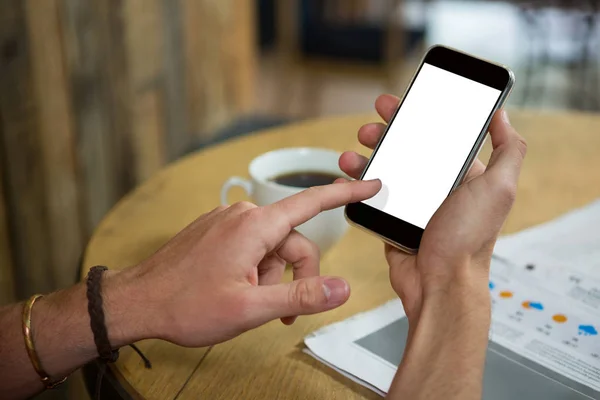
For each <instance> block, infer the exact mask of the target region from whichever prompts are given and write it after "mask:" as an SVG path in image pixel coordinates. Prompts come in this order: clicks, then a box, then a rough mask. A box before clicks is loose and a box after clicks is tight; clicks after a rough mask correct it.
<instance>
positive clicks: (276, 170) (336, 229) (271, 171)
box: [221, 147, 348, 254]
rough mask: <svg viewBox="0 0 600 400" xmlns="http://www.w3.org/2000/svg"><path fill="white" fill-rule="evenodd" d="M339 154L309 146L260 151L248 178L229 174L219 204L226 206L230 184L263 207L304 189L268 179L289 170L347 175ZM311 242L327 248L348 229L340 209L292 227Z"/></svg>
mask: <svg viewBox="0 0 600 400" xmlns="http://www.w3.org/2000/svg"><path fill="white" fill-rule="evenodd" d="M339 157H340V153H338V152H336V151H333V150H327V149H319V148H312V147H300V148H284V149H279V150H273V151H270V152H268V153H264V154H262V155H260V156H258V157H257V158H255V159H254V160H252V161H251V162H250V166H249V167H248V170H249V173H250V178H251V179H250V180H247V179H244V178H240V177H238V176H233V177H231V178H229V179H228V180H227V181H226V182H225V184H224V185H223V187H222V189H221V204H223V205H227V204H229V202H228V194H229V191H230V189H231V188H232V187H234V186H239V187H241V188H243V189H244V190H245V191H246V193H247V194H248V196H249V197H250V199H251V201H252V202H253V203H254V204H256V205H258V206H264V205H268V204H272V203H275V202H277V201H279V200H281V199H283V198H286V197H289V196H291V195H294V194H296V193H299V192H301V191H303V190H305V189H304V188H299V187H293V186H285V185H281V184H278V183H276V182H273V181H272V179H273V178H275V177H278V176H281V175H285V174H289V173H293V172H323V173H330V174H333V175H338V176H341V177H345V178H348V177H347V176H346V174H344V173H343V172H342V171H341V170H340V168H339V166H338V159H339ZM296 230H297V231H298V232H300V233H301V234H303V235H304V236H306V237H307V238H308V239H310V240H312V241H313V242H315V243H316V244H317V245H318V246H319V249H320V250H321V254H324V253H325V252H327V250H329V249H330V248H331V247H332V246H333V245H334V244H335V243H336V242H337V241H339V240H340V239H341V238H342V236H344V234H345V233H346V231H347V230H348V223H347V222H346V219H345V218H344V208H343V207H340V208H336V209H334V210H329V211H324V212H322V213H320V214H319V215H317V216H316V217H314V218H312V219H311V220H309V221H307V222H305V223H304V224H302V225H300V226H298V227H297V228H296Z"/></svg>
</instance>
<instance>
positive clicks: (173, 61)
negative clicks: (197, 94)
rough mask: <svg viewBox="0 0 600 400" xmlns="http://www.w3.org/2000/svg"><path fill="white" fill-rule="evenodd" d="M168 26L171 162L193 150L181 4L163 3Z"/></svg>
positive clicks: (167, 118)
mask: <svg viewBox="0 0 600 400" xmlns="http://www.w3.org/2000/svg"><path fill="white" fill-rule="evenodd" d="M162 14H163V26H164V34H165V37H164V41H165V44H164V47H163V49H164V51H163V58H164V61H163V62H164V64H163V68H164V79H163V85H164V86H163V90H164V96H165V97H164V98H165V110H164V113H165V129H166V131H167V132H168V134H167V135H166V141H167V143H166V146H167V152H168V153H167V154H168V159H169V160H174V159H176V158H177V157H179V156H181V155H183V154H184V153H186V152H187V151H189V150H190V139H191V136H190V133H189V129H188V118H189V117H188V110H187V107H186V88H185V57H184V53H183V47H184V46H183V32H182V23H183V16H182V15H181V2H180V1H173V0H162Z"/></svg>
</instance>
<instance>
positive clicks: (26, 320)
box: [22, 294, 67, 389]
mask: <svg viewBox="0 0 600 400" xmlns="http://www.w3.org/2000/svg"><path fill="white" fill-rule="evenodd" d="M42 297H44V296H42V295H41V294H35V295H33V296H31V297H30V298H29V300H27V302H26V303H25V305H24V306H23V315H22V322H23V337H24V339H25V348H26V349H27V355H28V356H29V360H30V361H31V365H33V369H35V372H37V374H38V375H39V376H40V380H41V381H42V383H43V384H44V386H45V388H46V389H54V388H55V387H57V386H58V385H60V384H61V383H63V382H64V381H66V380H67V377H66V376H65V377H64V378H62V379H61V380H58V381H55V382H53V381H52V379H51V378H50V376H49V375H48V373H47V372H46V371H45V370H44V367H42V363H41V361H40V359H39V357H38V355H37V351H36V350H35V343H34V342H33V331H32V329H31V311H32V310H33V305H34V304H35V302H36V301H37V300H38V299H41V298H42Z"/></svg>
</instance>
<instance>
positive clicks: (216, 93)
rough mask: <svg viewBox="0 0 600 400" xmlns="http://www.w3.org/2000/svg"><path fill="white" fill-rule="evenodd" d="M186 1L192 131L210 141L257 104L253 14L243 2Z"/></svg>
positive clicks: (226, 0) (185, 31)
mask: <svg viewBox="0 0 600 400" xmlns="http://www.w3.org/2000/svg"><path fill="white" fill-rule="evenodd" d="M182 1H183V6H182V14H183V15H184V24H183V29H184V43H185V59H186V66H185V70H186V80H187V85H186V87H187V89H188V90H187V101H188V104H189V105H188V115H189V116H190V129H191V131H192V132H193V133H194V134H195V135H197V136H199V137H201V138H203V139H205V138H209V137H210V136H211V135H212V134H213V133H214V132H215V130H217V129H220V128H222V127H223V126H225V125H227V124H229V123H231V122H232V121H233V120H234V119H235V118H237V117H238V116H239V114H240V113H241V112H243V111H244V109H250V108H251V105H253V101H254V99H253V97H254V93H253V89H252V83H251V81H248V80H247V78H246V77H253V75H254V72H253V70H254V67H252V65H253V64H254V62H255V58H256V55H255V54H256V49H255V47H254V46H255V45H254V43H253V42H254V40H252V37H253V35H254V33H253V30H254V29H255V27H254V25H253V22H252V21H253V17H252V15H253V14H252V12H251V8H250V5H249V4H246V3H247V2H245V1H243V0H225V1H219V2H215V1H198V0H182ZM238 24H239V26H237V25H238ZM248 44H250V46H248ZM246 69H247V72H245V70H246ZM251 80H253V78H252V79H251ZM237 85H239V86H237ZM245 93H250V94H249V95H247V94H245ZM238 96H239V99H243V98H247V99H249V100H239V101H238V100H234V101H232V100H231V99H238Z"/></svg>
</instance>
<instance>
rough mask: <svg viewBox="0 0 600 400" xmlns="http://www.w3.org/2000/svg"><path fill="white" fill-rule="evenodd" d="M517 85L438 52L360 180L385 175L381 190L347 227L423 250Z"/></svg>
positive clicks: (478, 63)
mask: <svg viewBox="0 0 600 400" xmlns="http://www.w3.org/2000/svg"><path fill="white" fill-rule="evenodd" d="M514 81H515V79H514V74H513V72H512V71H511V70H510V69H509V68H507V67H505V66H503V65H500V64H497V63H493V62H490V61H487V60H483V59H481V58H477V57H474V56H472V55H469V54H466V53H464V52H462V51H459V50H456V49H452V48H450V47H446V46H441V45H436V46H433V47H431V48H430V49H429V50H428V51H427V52H426V54H425V56H424V57H423V59H422V60H421V62H420V64H419V67H418V68H417V71H416V73H415V74H414V76H413V78H412V80H411V82H410V84H409V86H408V88H407V89H406V92H405V93H404V96H403V97H402V100H401V101H400V105H399V107H398V109H397V110H396V112H395V114H394V116H393V117H392V119H391V120H390V121H389V123H388V125H387V128H386V130H385V132H384V134H383V135H382V138H381V139H380V141H379V143H378V145H377V147H376V148H375V150H374V151H373V154H372V155H371V158H370V160H369V162H368V164H367V166H366V168H365V170H364V171H363V174H362V176H361V178H360V179H364V180H368V179H376V178H378V179H380V180H381V182H382V188H381V190H380V191H379V193H378V194H376V195H375V196H374V197H372V198H370V199H368V200H365V201H362V202H359V203H352V204H348V205H347V206H346V208H345V214H346V219H347V220H348V222H349V223H350V224H351V225H353V226H356V227H359V228H361V229H364V230H366V231H367V232H369V233H371V234H374V235H376V236H378V237H380V238H381V239H383V240H384V241H385V242H387V243H389V244H391V245H392V246H394V247H397V248H399V249H401V250H403V251H405V252H408V253H412V254H414V253H416V252H417V251H418V249H419V244H420V242H421V236H422V235H423V230H424V229H425V227H426V226H427V223H428V222H429V220H430V219H431V217H432V216H433V214H434V213H435V212H436V211H437V209H438V208H439V206H440V205H441V204H442V202H443V201H444V200H445V199H446V197H448V196H449V195H450V193H451V192H452V191H453V190H454V189H456V188H457V187H458V186H459V185H460V183H461V182H462V180H463V179H464V177H465V175H466V174H467V172H468V171H469V169H470V168H471V165H472V164H473V162H474V161H475V160H476V159H477V155H478V154H479V150H480V149H481V147H482V146H483V143H484V141H485V138H486V135H487V130H488V127H489V124H490V122H491V120H492V117H493V115H494V113H495V112H496V110H498V109H500V108H501V107H502V105H503V104H504V102H505V101H506V99H507V98H508V96H509V94H510V92H511V90H512V87H513V86H514Z"/></svg>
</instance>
